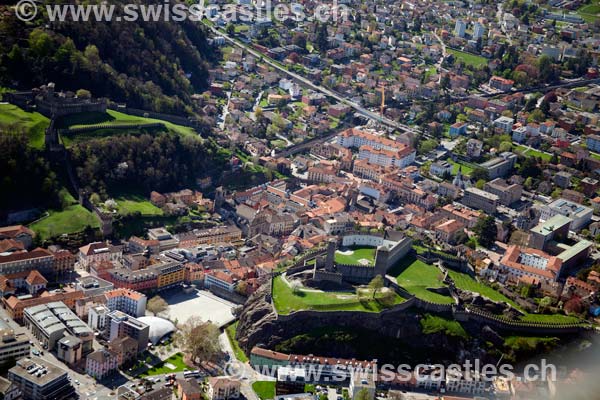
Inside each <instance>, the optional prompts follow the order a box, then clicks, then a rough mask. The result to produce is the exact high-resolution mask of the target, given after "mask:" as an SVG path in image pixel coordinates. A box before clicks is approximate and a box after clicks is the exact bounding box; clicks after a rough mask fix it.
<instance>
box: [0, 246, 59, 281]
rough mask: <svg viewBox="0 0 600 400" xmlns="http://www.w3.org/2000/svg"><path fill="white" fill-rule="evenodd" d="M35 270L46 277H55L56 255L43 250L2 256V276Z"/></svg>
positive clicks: (0, 255)
mask: <svg viewBox="0 0 600 400" xmlns="http://www.w3.org/2000/svg"><path fill="white" fill-rule="evenodd" d="M33 269H35V270H38V271H39V272H41V273H42V274H45V275H46V276H53V275H54V254H52V252H50V251H48V250H46V249H42V248H37V249H34V250H31V251H19V252H13V253H2V254H0V274H3V275H5V274H14V273H19V272H28V271H31V270H33Z"/></svg>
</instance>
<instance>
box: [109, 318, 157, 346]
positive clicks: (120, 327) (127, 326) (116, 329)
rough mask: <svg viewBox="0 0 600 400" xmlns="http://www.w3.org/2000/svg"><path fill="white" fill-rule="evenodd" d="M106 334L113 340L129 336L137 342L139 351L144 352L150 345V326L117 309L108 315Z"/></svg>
mask: <svg viewBox="0 0 600 400" xmlns="http://www.w3.org/2000/svg"><path fill="white" fill-rule="evenodd" d="M104 335H105V336H106V337H107V338H108V340H109V341H111V342H112V341H113V340H115V339H119V338H123V337H125V336H129V337H130V338H132V339H134V340H135V341H136V342H137V344H138V352H142V351H144V350H146V347H147V346H148V338H149V335H150V327H149V326H148V325H147V324H145V323H143V322H142V321H140V320H138V319H136V318H133V317H131V316H129V315H127V314H125V313H124V312H121V311H118V310H115V311H111V312H109V313H108V314H107V315H106V328H105V330H104Z"/></svg>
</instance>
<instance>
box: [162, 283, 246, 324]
mask: <svg viewBox="0 0 600 400" xmlns="http://www.w3.org/2000/svg"><path fill="white" fill-rule="evenodd" d="M161 297H162V298H163V299H165V301H166V302H167V303H169V308H168V309H167V310H166V311H165V312H164V313H161V314H159V316H167V315H168V317H169V319H170V320H172V321H174V320H177V321H178V322H180V323H183V322H185V321H187V320H188V318H190V317H191V316H198V317H200V318H202V320H204V321H211V322H213V323H215V324H217V325H218V326H223V325H225V324H227V323H228V322H230V321H233V319H234V316H233V314H232V310H233V308H234V307H235V306H236V305H235V304H234V303H231V302H229V301H227V300H225V299H221V298H220V297H217V296H215V295H214V294H212V293H210V292H208V291H205V290H196V291H194V292H192V293H189V294H188V293H184V292H182V291H170V292H168V293H164V294H161Z"/></svg>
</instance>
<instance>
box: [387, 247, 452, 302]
mask: <svg viewBox="0 0 600 400" xmlns="http://www.w3.org/2000/svg"><path fill="white" fill-rule="evenodd" d="M394 270H395V271H396V273H398V272H399V275H398V276H397V281H398V284H399V285H400V286H402V287H403V288H404V289H406V290H407V291H409V292H410V293H412V294H414V295H415V296H417V297H418V298H420V299H422V300H425V301H429V302H432V303H439V304H452V303H453V302H454V301H453V300H452V298H451V297H450V296H444V295H441V294H438V293H433V292H431V291H429V290H427V288H440V287H442V286H444V284H443V283H442V281H441V278H442V273H441V271H440V270H439V269H438V268H437V267H436V266H434V265H429V264H425V263H424V262H423V261H420V260H417V259H416V258H405V259H404V260H402V262H401V264H400V265H399V266H396V267H394Z"/></svg>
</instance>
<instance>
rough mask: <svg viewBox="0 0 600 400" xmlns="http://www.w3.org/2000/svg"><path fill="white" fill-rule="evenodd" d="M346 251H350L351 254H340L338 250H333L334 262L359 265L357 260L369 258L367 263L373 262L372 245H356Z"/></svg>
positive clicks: (373, 251) (373, 249)
mask: <svg viewBox="0 0 600 400" xmlns="http://www.w3.org/2000/svg"><path fill="white" fill-rule="evenodd" d="M346 251H351V252H352V254H342V253H341V252H340V251H339V250H338V251H336V252H335V262H336V263H339V264H350V265H361V263H360V262H359V260H362V259H364V260H369V265H374V264H375V252H376V251H377V249H375V248H374V247H357V248H350V249H347V250H346Z"/></svg>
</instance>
